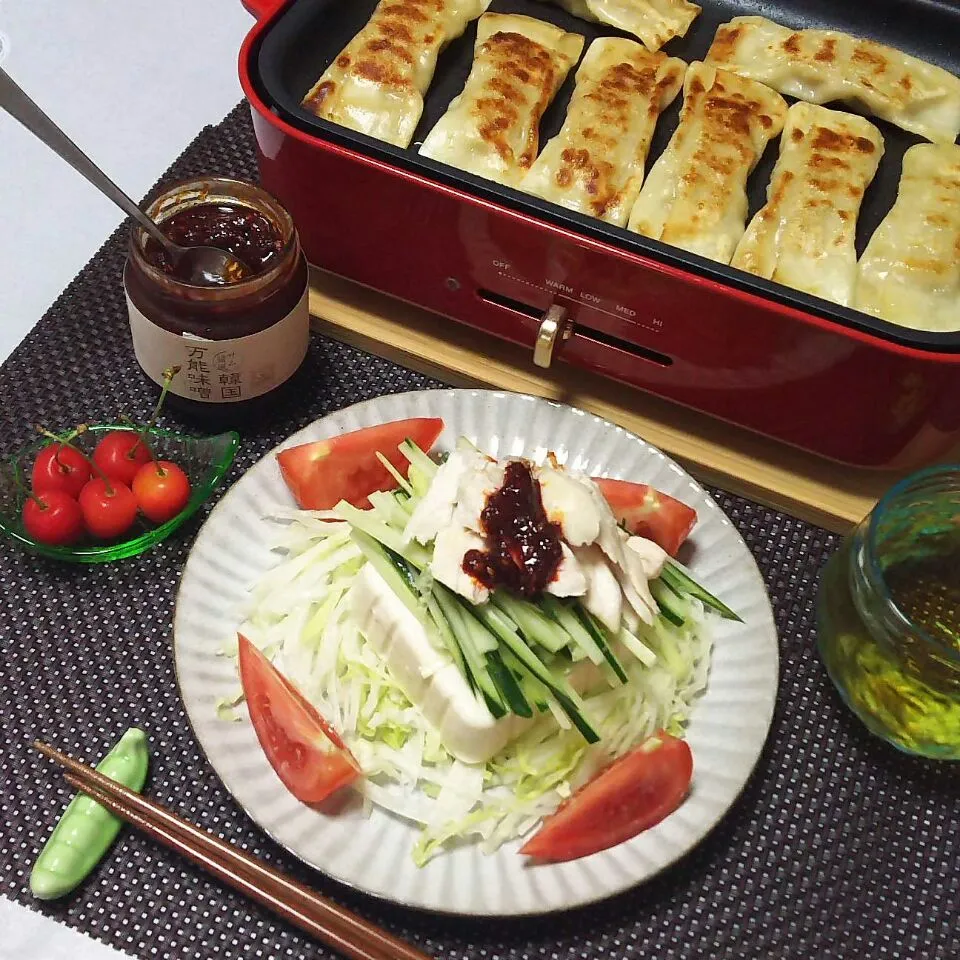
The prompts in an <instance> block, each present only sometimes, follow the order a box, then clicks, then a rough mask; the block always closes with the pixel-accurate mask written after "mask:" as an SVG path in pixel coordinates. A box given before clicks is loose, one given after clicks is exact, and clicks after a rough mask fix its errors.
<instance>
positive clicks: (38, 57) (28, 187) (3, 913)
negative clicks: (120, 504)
mask: <svg viewBox="0 0 960 960" xmlns="http://www.w3.org/2000/svg"><path fill="white" fill-rule="evenodd" d="M252 22H253V21H252V20H251V18H250V16H249V14H247V13H246V11H245V10H244V9H243V7H242V6H241V4H240V0H0V47H2V49H0V63H2V66H3V68H4V69H5V70H7V72H8V73H9V74H10V75H11V76H12V77H13V79H14V80H16V82H17V83H19V84H20V86H21V87H23V88H24V90H26V92H27V93H28V94H29V95H30V96H31V97H32V98H33V99H34V100H35V101H36V102H37V103H38V104H39V105H40V106H41V107H42V108H43V109H44V110H45V111H46V112H47V113H48V114H49V115H50V116H51V117H52V118H53V119H54V120H56V121H57V123H59V124H60V126H61V127H63V129H64V130H66V132H67V133H68V134H69V135H70V136H71V137H72V138H73V139H74V140H75V141H76V142H77V143H78V144H79V146H80V147H81V148H82V149H83V150H85V151H86V152H87V153H88V154H89V155H90V156H91V157H92V158H93V159H94V160H95V161H96V162H97V163H99V164H100V166H101V167H103V168H104V169H105V170H106V171H107V173H108V174H109V175H110V176H111V177H112V178H113V179H114V180H115V181H116V182H117V183H118V184H120V186H122V187H123V188H124V189H125V190H126V191H127V192H128V193H129V194H131V195H132V196H133V197H135V198H137V199H140V198H141V197H142V196H143V194H144V193H146V191H147V190H148V189H149V188H150V187H151V186H152V185H153V184H154V183H155V182H156V181H157V179H158V178H159V176H160V175H161V174H162V173H163V171H164V170H166V168H167V167H169V166H170V163H171V162H172V161H173V160H174V159H175V158H176V157H177V155H178V154H179V153H180V152H181V150H183V148H184V147H185V146H186V145H187V144H188V143H189V142H190V141H191V140H192V139H193V138H194V137H195V136H196V134H197V133H198V132H199V131H200V128H201V127H203V126H204V125H205V124H208V123H216V122H217V121H219V120H221V119H222V118H223V116H224V115H225V114H226V113H227V112H228V111H229V110H230V108H231V107H233V106H234V105H235V104H236V103H237V102H238V101H239V100H240V99H241V97H242V92H241V90H240V84H239V81H238V79H237V55H238V52H239V50H240V44H241V42H242V40H243V37H244V35H245V34H246V32H247V31H248V30H249V29H250V26H251V25H252ZM0 210H2V211H3V217H2V223H3V229H2V230H0V292H2V293H0V296H2V301H0V302H2V312H0V361H3V360H4V359H6V358H7V357H8V356H9V355H10V352H11V351H12V350H13V349H14V348H15V347H16V346H17V344H18V343H20V341H21V340H22V339H23V338H24V337H25V336H26V335H27V333H28V332H29V331H30V329H31V328H32V327H33V325H34V324H35V323H36V322H37V320H38V319H39V318H40V316H41V315H42V314H43V312H44V311H45V310H46V309H47V307H49V306H50V304H51V303H52V302H53V301H54V299H55V298H56V296H57V295H58V294H59V293H60V291H61V290H63V288H64V287H65V286H66V285H67V283H68V282H69V281H70V280H71V279H72V278H73V276H74V275H75V274H76V273H77V272H78V271H79V270H80V269H81V268H82V267H83V266H84V264H85V263H86V262H87V261H88V260H89V259H90V257H91V256H93V254H94V253H95V252H96V250H97V249H98V247H99V246H100V245H101V244H102V243H103V241H104V240H105V239H106V238H107V237H108V235H109V234H110V233H111V232H112V231H113V230H114V229H115V227H116V226H117V225H118V224H119V223H120V221H121V220H122V218H123V215H122V213H121V212H120V211H119V210H118V209H117V208H116V207H115V206H113V204H112V203H110V201H108V200H106V199H105V198H104V197H102V196H101V195H100V194H99V193H97V192H96V191H95V190H94V189H93V187H91V186H90V185H89V184H87V182H86V181H85V180H84V179H82V178H81V177H80V175H79V174H77V173H75V172H74V171H73V170H72V169H71V168H70V167H68V166H67V165H66V164H65V163H63V161H62V160H60V159H59V157H57V156H55V155H54V154H53V153H51V152H50V150H49V149H48V148H47V147H45V146H43V144H41V143H40V142H39V141H37V140H35V139H34V138H33V137H32V136H31V135H30V134H29V133H27V131H26V130H24V129H23V128H22V127H21V126H20V125H19V124H18V123H16V122H15V121H14V120H12V119H10V118H9V117H8V116H7V115H6V114H3V113H0ZM53 816H54V811H51V821H52V819H53ZM0 931H2V932H3V936H2V937H0V960H8V958H9V960H13V958H16V960H61V958H63V960H67V958H69V960H108V958H111V957H112V958H114V960H117V958H119V957H120V956H121V955H120V954H118V953H116V952H115V951H113V950H108V949H107V948H105V947H103V946H101V945H100V944H99V943H97V942H96V941H94V940H91V939H90V938H89V937H84V936H81V935H80V934H78V933H76V932H74V931H72V930H69V929H68V928H67V927H64V926H63V925H61V924H57V923H55V922H53V921H52V920H48V919H47V918H45V917H43V916H42V915H40V914H38V913H35V912H33V911H30V910H27V909H25V908H24V907H22V906H20V905H18V904H15V903H13V902H12V901H10V900H7V899H5V898H3V897H0Z"/></svg>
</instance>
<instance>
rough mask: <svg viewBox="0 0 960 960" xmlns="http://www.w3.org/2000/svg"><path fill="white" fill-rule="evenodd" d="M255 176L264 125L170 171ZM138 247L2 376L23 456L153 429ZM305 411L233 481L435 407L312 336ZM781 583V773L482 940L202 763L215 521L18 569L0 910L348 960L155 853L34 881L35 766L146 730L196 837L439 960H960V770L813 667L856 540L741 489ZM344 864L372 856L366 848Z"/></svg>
mask: <svg viewBox="0 0 960 960" xmlns="http://www.w3.org/2000/svg"><path fill="white" fill-rule="evenodd" d="M211 172H215V173H222V174H234V175H238V176H242V177H252V176H254V175H255V163H254V156H253V136H252V131H251V129H250V124H249V120H248V116H247V113H246V110H245V108H244V107H238V108H237V110H235V111H234V112H233V113H231V114H230V116H229V117H228V118H227V119H226V120H225V121H224V122H223V123H222V124H220V125H219V126H218V127H214V128H208V129H206V130H204V131H203V132H202V133H201V134H200V136H199V137H198V139H197V140H196V142H195V143H194V144H193V145H191V147H190V148H189V149H188V150H187V151H186V152H185V154H184V155H183V157H181V159H180V160H179V161H178V162H177V163H176V164H175V165H174V167H173V168H172V169H171V171H170V177H171V178H175V177H184V176H188V175H197V174H203V173H211ZM124 240H125V237H124V235H122V234H121V233H120V232H118V233H117V234H115V235H114V236H113V237H112V238H111V239H110V240H109V241H108V242H107V243H106V244H105V246H104V247H103V249H102V250H101V251H100V252H99V253H98V254H97V255H96V256H95V257H94V259H93V260H92V261H91V262H90V264H88V265H87V267H86V268H85V269H84V270H83V271H82V273H81V274H80V275H79V276H78V277H77V279H76V280H74V282H73V283H71V285H70V286H69V287H68V288H67V290H66V292H65V293H64V294H63V295H62V296H61V297H60V298H59V299H58V300H57V302H56V303H55V304H54V306H53V307H52V308H51V309H50V311H49V312H48V313H47V314H46V316H44V318H43V319H42V320H41V322H40V324H39V325H38V327H37V328H36V329H35V330H34V331H33V332H32V333H31V334H30V336H29V337H27V339H26V341H25V342H24V343H23V344H22V345H21V346H20V348H19V349H18V350H17V351H16V352H15V354H14V355H13V356H12V357H11V358H10V360H9V361H8V362H7V363H6V364H4V365H3V367H2V368H0V436H3V437H4V440H5V441H6V442H8V443H10V444H11V445H12V444H13V443H14V442H15V441H19V440H21V439H26V438H27V437H28V436H29V433H30V428H29V425H30V424H32V423H35V422H38V421H43V422H45V423H48V424H53V425H56V426H64V425H68V424H71V423H76V422H79V421H81V420H97V419H107V418H109V417H112V416H115V415H116V414H117V412H118V411H126V412H127V413H129V414H130V415H132V416H135V417H137V416H143V415H145V414H146V413H147V412H148V410H149V407H150V405H151V403H152V399H153V392H152V391H151V390H150V389H149V388H148V387H147V385H146V384H145V382H144V381H143V379H142V378H141V376H140V374H139V373H138V371H137V370H136V368H135V363H134V360H133V355H132V351H131V348H130V344H129V340H128V332H127V320H126V312H125V307H124V301H123V296H122V291H121V286H120V271H121V266H122V262H123V255H124ZM305 382H307V383H309V384H310V389H309V390H308V391H304V394H305V395H301V397H300V399H299V405H291V406H290V407H288V408H287V409H285V410H283V411H281V412H280V413H279V414H278V415H277V416H276V417H275V418H274V420H273V421H269V420H262V421H259V422H252V423H250V424H248V426H247V428H246V429H245V430H244V438H243V445H242V449H241V453H240V457H239V459H238V462H237V465H236V467H235V469H234V470H233V473H232V475H231V479H235V478H236V477H237V476H238V475H239V473H240V472H241V471H242V470H243V469H245V468H246V467H249V466H250V465H251V464H253V463H254V462H255V461H256V460H257V459H258V458H259V457H260V456H261V455H262V454H263V453H264V452H265V451H266V450H267V449H268V448H269V447H270V446H272V445H273V443H274V442H276V441H277V440H278V439H280V438H281V437H282V436H284V435H286V434H288V433H290V432H292V431H293V430H295V429H297V428H299V427H300V426H301V425H303V424H306V423H308V422H309V421H311V420H312V419H314V418H316V417H317V416H319V415H321V414H323V413H326V412H327V411H330V410H333V409H335V408H338V407H341V406H344V405H346V404H349V403H353V402H355V401H358V400H362V399H365V398H367V397H370V396H374V395H376V394H380V393H389V392H395V391H400V390H408V389H414V388H419V387H427V386H437V385H438V384H436V383H435V382H434V381H431V380H428V379H427V378H425V377H423V376H420V375H418V374H415V373H412V372H411V371H409V370H405V369H403V368H402V367H398V366H396V365H394V364H391V363H388V362H386V361H384V360H381V359H378V358H375V357H372V356H369V355H367V354H364V353H361V352H359V351H357V350H354V349H351V348H349V347H345V346H342V345H339V344H336V343H333V342H330V341H327V340H323V339H319V338H318V339H315V340H314V342H313V345H312V347H311V352H310V356H309V360H308V372H307V377H306V380H305ZM715 495H716V496H717V498H718V500H719V501H720V503H721V505H722V506H723V508H724V509H725V510H726V511H727V512H728V513H729V515H730V516H731V517H732V518H733V520H734V522H735V523H736V524H737V526H738V527H739V529H740V530H741V532H742V533H743V535H744V537H745V538H746V540H747V543H748V544H749V545H750V547H751V549H752V550H753V552H754V555H755V556H756V558H757V562H758V563H759V565H760V569H761V570H762V571H763V573H764V576H765V577H766V581H767V585H768V587H769V589H770V593H771V596H772V598H773V603H774V608H775V611H776V622H777V626H778V629H779V631H780V638H781V655H782V684H781V689H780V696H779V700H778V706H777V711H776V716H775V719H774V724H773V730H772V733H771V736H770V740H769V742H768V744H767V748H766V750H765V752H764V755H763V757H762V759H761V761H760V764H759V767H758V770H757V772H756V774H755V776H754V777H753V779H752V780H751V782H750V783H749V784H748V786H747V788H746V790H745V791H744V793H743V795H742V796H741V797H740V799H739V800H738V801H737V803H736V804H735V805H734V807H733V809H732V811H731V812H730V814H729V815H728V816H727V817H726V818H725V819H724V820H723V822H722V823H721V824H720V825H719V826H718V827H717V829H716V830H714V831H713V833H712V834H711V835H710V836H709V837H708V838H707V840H706V841H705V842H704V843H702V844H701V845H700V846H699V847H698V848H697V849H695V850H694V851H693V852H691V853H690V854H689V855H688V856H687V857H685V858H684V859H683V860H682V861H681V862H680V863H678V864H677V865H675V866H674V867H673V868H671V869H670V870H667V871H666V872H665V873H663V874H662V875H660V876H659V877H657V878H655V879H654V880H652V881H651V882H649V883H647V884H646V885H644V886H642V887H640V888H638V889H636V890H634V891H632V892H630V893H627V894H624V895H622V896H620V897H617V898H615V899H613V900H611V901H608V902H607V903H604V904H601V905H599V906H594V907H590V908H589V909H583V910H578V911H572V912H570V913H568V914H564V915H562V916H553V917H548V918H545V919H529V920H513V921H506V922H505V921H475V920H460V919H456V918H442V917H435V916H431V915H427V914H421V913H416V912H409V911H406V910H403V909H400V908H396V907H393V906H390V905H387V904H382V903H377V902H374V901H372V900H369V899H367V898H365V897H363V896H360V895H357V894H353V893H351V892H349V891H345V890H343V889H341V888H340V887H339V886H337V885H336V884H334V883H332V882H330V881H328V880H326V879H325V878H324V877H322V876H321V875H320V874H317V873H313V872H311V871H309V870H307V869H305V868H303V867H302V866H301V865H300V864H299V863H297V862H296V861H295V860H294V859H293V858H291V857H289V856H287V855H286V854H285V853H283V852H282V851H280V850H278V849H277V848H276V847H275V846H274V845H273V844H272V843H271V842H270V841H268V840H267V839H265V838H264V837H263V836H262V835H261V834H260V832H259V831H258V830H257V828H256V826H255V825H254V824H252V823H251V822H250V821H249V820H248V818H247V817H246V816H245V815H244V814H243V813H242V812H240V811H239V810H238V809H237V807H236V806H235V805H234V803H233V802H232V800H231V799H230V798H229V797H228V796H227V794H226V792H225V791H224V790H223V789H222V787H221V786H220V784H219V782H218V780H217V778H216V776H215V775H214V773H213V771H212V770H211V769H210V767H209V766H208V764H207V763H206V761H205V760H204V759H203V758H202V757H201V755H200V754H199V751H198V748H197V744H196V742H195V740H194V738H193V735H192V733H191V731H190V728H189V726H188V724H187V721H186V718H185V716H184V713H183V709H182V707H181V704H180V699H179V696H178V694H177V688H176V684H175V681H174V676H173V663H172V656H171V621H172V612H173V596H174V592H175V590H176V586H177V581H178V578H179V573H180V570H181V568H182V565H183V563H184V560H185V558H186V555H187V551H188V550H189V547H190V543H191V540H192V537H193V535H194V534H195V533H196V531H197V529H198V526H199V523H200V522H201V520H200V519H198V520H196V521H195V522H193V523H192V524H190V525H188V526H187V527H186V528H185V529H184V530H182V531H181V533H180V534H179V535H177V536H175V537H174V538H172V539H171V540H169V541H167V542H166V543H164V544H162V545H161V546H160V547H159V548H158V549H156V550H154V551H153V552H152V553H148V554H147V555H145V556H142V557H139V558H136V559H132V560H127V561H124V562H122V563H120V564H116V565H108V566H101V567H92V568H83V567H69V566H57V565H55V564H52V563H49V562H46V561H42V560H38V559H32V558H30V557H28V556H26V555H25V554H23V553H21V552H19V550H17V549H15V548H13V547H11V546H10V545H8V544H7V543H4V544H3V545H2V546H0V717H2V721H3V728H4V735H3V736H4V747H3V757H2V763H0V807H2V818H0V831H2V834H0V892H4V893H6V894H7V895H9V896H10V897H12V898H14V899H16V900H19V901H21V902H23V903H27V904H29V905H31V906H33V907H36V908H38V909H42V910H43V911H44V912H46V913H48V914H50V915H51V916H54V917H56V918H57V919H59V920H61V921H62V922H64V923H66V924H68V925H70V926H73V927H77V928H79V929H81V930H84V931H86V932H87V933H90V934H92V935H93V936H95V937H97V938H99V939H101V940H103V941H105V942H107V943H110V944H112V945H114V946H115V947H117V948H119V949H120V950H123V951H125V952H127V953H129V954H131V955H133V956H137V957H141V958H144V960H146V958H153V957H218V958H220V957H222V958H235V957H282V956H291V957H298V956H328V955H329V954H328V953H326V952H325V951H324V950H323V948H321V947H320V946H318V945H317V944H314V943H312V942H310V941H308V940H306V939H305V938H304V937H302V936H301V935H300V934H299V933H297V932H296V931H295V930H293V929H292V928H290V927H287V926H286V925H285V924H283V923H281V922H279V921H277V920H275V919H273V917H272V916H270V915H268V914H266V913H264V912H261V911H259V910H257V909H255V908H253V907H251V905H250V904H249V903H247V902H246V901H245V900H243V899H242V898H240V897H239V896H236V895H234V894H233V893H231V892H229V891H226V890H224V889H221V888H220V887H219V886H218V885H216V884H215V883H212V882H211V881H209V880H208V879H207V878H206V877H205V876H204V875H203V874H201V873H199V872H198V871H196V870H194V869H193V868H192V867H191V866H189V865H188V864H186V863H185V862H183V861H181V860H179V859H178V858H177V857H175V856H174V855H172V854H170V853H168V852H166V851H165V850H162V849H160V848H157V847H155V846H154V845H153V844H152V843H151V842H149V841H147V840H145V839H143V838H141V837H140V836H137V835H136V834H134V833H133V832H132V831H127V832H125V833H124V834H123V836H122V839H121V840H120V842H119V844H118V845H117V846H116V848H115V849H114V851H113V852H112V854H111V855H110V856H109V857H108V858H107V859H106V860H105V862H104V863H103V864H101V866H100V868H99V869H98V870H97V872H96V874H95V875H94V876H93V877H92V878H91V879H90V880H89V881H88V882H87V883H86V884H85V885H84V886H83V887H82V888H81V889H80V890H79V891H78V892H77V893H76V894H75V895H73V896H72V897H70V898H69V899H67V900H65V901H64V902H62V903H54V904H43V905H40V904H38V903H37V902H36V901H32V900H31V898H30V894H29V892H28V890H27V886H26V882H27V877H28V875H29V869H30V865H31V864H32V862H33V859H34V857H35V856H36V853H37V851H38V849H39V847H40V845H41V844H42V843H43V841H44V840H45V838H46V836H47V834H48V832H49V829H50V826H51V824H52V822H53V820H54V819H55V817H56V815H57V814H58V813H59V812H60V810H61V809H62V806H63V804H64V802H65V800H66V798H67V792H66V790H65V789H64V788H63V786H62V785H61V782H60V778H59V776H58V774H57V773H56V771H55V770H54V769H53V768H51V767H50V766H49V765H48V764H46V763H45V762H41V761H40V760H39V759H38V758H37V757H36V756H35V755H34V754H33V752H32V751H31V750H30V749H29V746H28V744H29V743H30V741H31V739H32V738H33V737H35V736H41V737H43V738H45V739H48V740H50V741H52V742H53V743H55V744H58V745H60V746H62V747H64V748H65V749H67V750H68V751H71V752H73V753H75V754H77V755H80V756H82V757H86V758H93V757H96V756H99V755H100V754H101V753H102V752H103V751H104V750H105V749H106V748H107V747H108V745H110V744H111V743H113V742H114V741H115V740H116V739H117V737H118V736H119V735H120V733H121V732H122V731H123V730H124V729H126V727H128V726H129V725H131V724H140V725H142V726H143V727H144V728H146V729H147V730H148V731H149V733H150V738H151V746H152V750H153V764H152V772H151V778H150V783H149V790H150V793H151V794H152V795H153V796H154V797H156V798H157V799H159V800H160V801H162V802H164V803H166V804H169V805H170V806H172V807H173V808H174V809H175V810H177V811H179V812H180V813H182V814H183V815H185V816H187V817H189V818H191V819H192V820H194V821H196V822H198V823H200V824H202V825H204V826H206V827H210V828H212V829H214V830H215V831H217V832H219V833H221V834H223V835H224V836H227V837H230V838H233V839H235V840H238V841H239V842H240V843H241V844H242V845H243V846H244V847H245V848H246V849H248V850H251V851H252V852H254V853H256V854H258V855H260V856H262V857H264V858H265V859H268V860H271V861H274V862H277V863H279V864H280V865H282V866H283V867H284V868H285V869H287V870H289V871H291V872H292V873H293V874H295V875H296V876H299V877H300V878H302V879H304V880H306V881H307V882H310V883H313V884H314V885H315V886H316V887H318V888H319V889H321V890H322V891H324V892H325V893H328V894H331V895H333V896H334V897H336V898H339V899H341V900H342V901H344V902H346V903H348V904H350V905H351V906H353V907H354V908H356V909H358V910H359V911H361V912H362V913H364V914H366V915H367V916H369V917H371V918H373V919H375V920H377V921H379V922H381V923H384V924H386V925H387V926H389V927H390V928H391V929H393V930H395V931H397V932H399V933H400V934H401V935H403V936H405V937H408V938H409V939H411V940H413V941H415V942H417V943H418V944H420V945H421V946H422V947H423V949H424V950H425V951H426V952H428V953H430V954H432V955H435V956H437V957H441V956H442V957H451V958H470V960H480V958H485V960H496V958H506V957H510V958H533V957H542V958H550V960H567V958H569V960H573V958H584V960H595V958H596V960H598V958H604V960H607V958H610V960H613V958H619V957H638V958H639V957H644V958H647V957H649V958H657V960H687V958H699V960H708V958H709V960H712V958H721V957H722V958H734V957H738V958H748V960H759V958H798V960H799V958H803V960H806V958H812V957H844V958H847V957H850V958H871V960H872V958H879V957H885V958H889V957H903V958H913V957H917V958H925V960H929V958H937V960H952V958H956V957H957V956H958V955H960V934H958V927H957V904H958V900H960V887H958V882H960V881H958V859H960V856H958V854H960V842H958V834H960V829H958V828H960V814H958V807H960V803H958V800H960V779H958V775H957V774H958V770H957V769H956V768H950V767H947V766H936V765H933V764H927V763H923V762H919V761H915V760H910V759H908V758H906V757H904V756H901V755H900V754H898V753H896V752H895V751H894V750H892V749H891V748H888V747H887V746H885V745H883V744H881V743H879V742H878V741H875V740H873V739H871V738H870V737H869V736H868V735H867V734H866V733H864V732H863V730H862V729H861V728H860V726H859V725H858V724H857V723H856V722H855V721H854V720H853V719H852V718H851V717H850V716H849V715H848V714H847V713H846V711H845V710H844V709H843V708H842V706H841V705H840V703H839V701H838V698H837V696H836V695H835V694H834V692H833V690H832V688H831V687H830V685H829V682H828V681H827V678H826V676H825V674H824V671H823V668H822V667H821V665H820V663H819V661H818V659H817V657H816V653H815V649H814V596H815V582H816V577H817V573H818V571H819V569H820V566H821V564H822V563H823V561H824V560H825V559H826V557H827V556H828V555H829V554H830V553H831V552H832V551H833V550H834V548H835V546H836V540H835V538H834V537H833V536H832V535H830V534H828V533H826V532H825V531H823V530H820V529H818V528H816V527H813V526H810V525H809V524H806V523H803V522H801V521H799V520H796V519H793V518H791V517H788V516H785V515H783V514H780V513H776V512H774V511H772V510H767V509H764V508H763V507H760V506H757V505H756V504H753V503H750V502H748V501H746V500H743V499H741V498H738V497H732V496H729V495H727V494H724V493H722V492H720V491H715ZM344 842H349V840H348V839H345V841H344Z"/></svg>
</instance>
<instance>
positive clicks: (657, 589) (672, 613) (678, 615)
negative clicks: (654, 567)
mask: <svg viewBox="0 0 960 960" xmlns="http://www.w3.org/2000/svg"><path fill="white" fill-rule="evenodd" d="M650 593H651V594H652V595H653V599H654V600H656V601H657V606H658V607H659V608H660V615H661V616H662V617H663V618H664V620H669V621H670V623H672V624H673V625H674V626H675V627H682V626H683V625H684V623H685V622H686V620H687V617H688V616H689V615H690V610H689V605H688V604H687V601H686V600H684V598H683V597H681V596H680V594H679V593H677V592H676V590H674V589H673V588H672V587H671V586H669V585H668V584H667V583H665V582H663V581H661V580H651V581H650Z"/></svg>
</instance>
